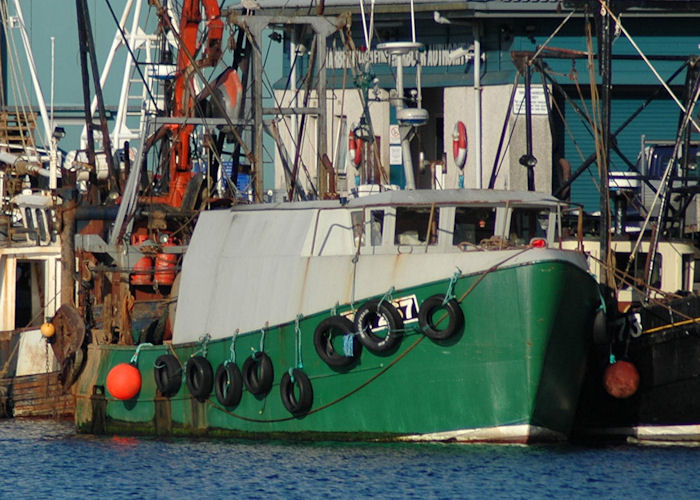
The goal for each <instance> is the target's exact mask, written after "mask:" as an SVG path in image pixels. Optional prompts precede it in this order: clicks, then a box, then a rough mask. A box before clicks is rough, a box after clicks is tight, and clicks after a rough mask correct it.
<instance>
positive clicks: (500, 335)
mask: <svg viewBox="0 0 700 500" xmlns="http://www.w3.org/2000/svg"><path fill="white" fill-rule="evenodd" d="M448 283H449V280H445V281H441V282H436V283H430V284H425V285H422V286H420V287H415V288H412V289H406V290H399V291H395V292H394V293H393V298H394V299H397V298H400V297H410V296H415V298H416V303H417V304H421V303H422V302H423V301H424V300H425V299H426V298H427V297H429V296H431V295H433V294H438V293H445V292H446V290H447V288H448ZM454 295H455V296H456V297H457V298H458V299H459V298H462V297H463V300H462V301H461V304H460V306H461V308H462V311H463V313H464V316H465V323H464V327H463V328H462V329H460V331H458V332H457V334H455V336H453V337H452V338H450V339H448V340H445V341H439V342H436V341H433V340H431V339H429V338H427V337H425V336H423V335H422V333H421V332H420V330H419V327H418V323H417V321H413V322H411V321H407V322H406V324H405V329H406V332H405V335H404V337H403V339H402V342H401V344H400V345H399V347H398V348H397V349H396V350H395V351H394V352H392V353H390V354H388V355H384V356H380V355H375V354H373V353H372V352H370V351H369V350H367V349H363V350H362V353H361V356H360V359H359V361H358V362H357V363H356V364H354V365H353V366H351V367H349V368H346V369H333V368H330V367H329V366H328V365H327V364H326V363H325V362H324V361H323V360H322V359H321V358H320V357H319V355H318V354H317V352H316V350H315V348H314V344H313V333H314V330H315V328H316V326H317V325H318V324H319V323H320V322H321V321H322V320H323V319H324V318H326V317H328V316H329V315H331V311H325V312H323V313H319V314H316V315H313V316H308V317H304V318H300V319H298V321H295V320H294V319H292V321H291V322H290V323H287V324H283V325H277V326H270V328H268V329H267V330H266V331H265V337H264V351H265V353H267V354H268V355H269V356H270V358H271V359H272V361H273V366H274V371H275V375H274V385H273V387H272V389H271V391H270V392H269V393H268V394H267V395H266V396H254V395H253V394H251V393H249V392H247V391H246V390H245V389H244V390H243V395H242V398H241V400H240V403H239V404H238V405H236V406H235V407H231V408H225V407H223V406H222V405H221V404H220V403H219V402H218V400H217V398H216V397H215V395H214V393H213V392H212V394H211V395H210V396H209V398H208V399H206V400H205V401H198V400H196V399H195V398H193V397H192V395H191V394H190V392H189V389H188V387H187V385H186V384H185V383H184V381H183V383H182V385H181V387H180V389H179V390H178V392H177V393H176V394H175V395H173V396H172V397H170V398H165V397H162V396H159V395H157V390H156V384H155V380H154V375H153V371H154V370H153V367H154V363H155V360H156V358H157V357H158V356H160V355H162V354H167V353H172V352H173V351H171V349H170V348H169V347H166V346H154V347H143V348H142V349H141V350H140V353H139V356H138V364H137V366H138V368H139V370H140V372H141V375H142V387H141V390H140V392H139V393H138V395H137V396H136V397H135V398H134V399H131V400H128V401H121V400H117V399H114V398H113V397H112V396H110V394H109V392H108V391H106V390H105V381H106V377H107V374H108V372H109V370H110V369H111V368H112V367H114V366H115V365H117V364H119V363H124V362H129V360H130V359H131V358H132V356H133V355H134V351H135V348H134V346H115V345H92V346H90V348H89V353H88V361H87V365H86V367H85V369H84V370H83V375H82V376H81V378H80V379H79V381H78V383H77V384H76V386H75V389H74V390H75V391H76V397H77V399H76V401H77V403H76V424H77V428H78V430H79V431H80V432H87V433H117V434H153V435H169V434H172V435H216V436H218V435H232V436H249V437H290V438H297V439H349V440H359V439H429V440H459V441H462V440H463V441H512V442H532V441H536V440H549V439H560V438H565V437H566V436H567V435H568V434H569V431H570V429H571V425H572V422H573V417H574V414H575V411H576V404H577V399H578V396H579V390H580V387H581V382H582V377H583V373H584V369H585V357H586V353H587V350H588V345H589V338H590V331H591V325H592V318H593V315H594V312H595V308H596V304H597V302H598V292H597V288H596V284H595V282H594V280H593V278H592V277H591V276H590V275H588V274H587V273H586V272H584V271H583V270H581V269H579V268H577V267H576V266H574V265H572V264H570V263H567V262H560V261H549V262H539V263H535V264H527V265H521V266H518V267H512V268H505V269H499V270H495V271H492V272H490V273H486V274H485V275H484V274H478V275H473V276H465V277H462V278H461V279H460V280H459V281H457V283H456V284H455V286H454ZM361 303H362V302H359V303H358V304H355V305H356V306H357V305H360V304H361ZM349 309H350V307H349V306H346V307H345V309H343V307H342V306H341V307H338V310H337V311H334V312H335V313H336V314H340V313H343V312H345V311H347V310H349ZM232 334H233V332H232ZM261 335H262V334H261V332H251V333H246V334H243V333H241V334H239V335H237V336H236V340H235V352H236V363H237V365H238V366H239V367H240V366H241V365H242V364H243V361H244V360H245V358H246V357H248V356H249V355H250V354H251V351H253V350H259V349H260V344H261ZM297 339H300V346H297ZM231 342H232V341H231V338H228V339H223V340H217V341H211V342H209V343H208V344H207V345H206V358H207V359H208V361H209V362H210V363H211V365H212V368H213V370H214V371H216V368H217V367H218V366H219V364H221V363H222V362H225V361H226V360H228V359H230V357H231V349H230V348H231ZM202 347H203V345H202V344H196V345H192V344H190V345H182V346H174V347H173V349H174V352H175V353H176V355H177V357H178V358H179V359H180V360H181V361H182V362H183V363H184V362H185V361H186V360H187V359H188V358H189V357H190V356H191V355H192V354H194V353H199V354H201V353H202V352H201V351H202ZM298 347H300V349H298ZM298 363H300V364H301V366H302V367H303V370H304V372H305V373H306V374H307V375H308V377H309V379H310V381H311V384H312V386H313V404H312V406H311V409H310V411H308V413H306V414H305V415H303V416H293V415H291V414H290V413H289V411H288V410H287V409H286V408H285V406H284V405H283V403H282V398H281V396H280V379H281V377H282V375H283V374H284V373H285V372H286V371H287V370H288V369H289V368H292V367H295V366H297V364H298ZM183 371H184V370H183Z"/></svg>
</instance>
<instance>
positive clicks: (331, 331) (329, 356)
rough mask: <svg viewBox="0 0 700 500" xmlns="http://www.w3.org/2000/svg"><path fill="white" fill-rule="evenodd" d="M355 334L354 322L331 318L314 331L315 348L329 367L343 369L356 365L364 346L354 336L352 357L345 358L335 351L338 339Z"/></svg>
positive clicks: (341, 318)
mask: <svg viewBox="0 0 700 500" xmlns="http://www.w3.org/2000/svg"><path fill="white" fill-rule="evenodd" d="M354 332H355V326H354V325H353V323H352V321H350V320H349V319H347V318H345V317H343V316H331V317H329V318H326V319H324V320H323V321H321V322H320V323H319V324H318V326H317V327H316V330H315V331H314V347H315V348H316V352H317V353H318V355H319V356H320V358H321V359H322V360H323V361H325V362H326V364H327V365H328V366H331V367H334V368H343V367H346V366H349V365H351V364H352V363H354V362H355V361H356V360H357V358H358V357H359V356H360V351H361V349H362V345H361V344H360V341H359V340H358V339H357V336H353V339H352V356H345V355H343V354H341V353H339V352H338V351H336V350H335V347H334V346H333V340H334V339H335V338H336V337H340V336H344V335H352V334H353V333H354Z"/></svg>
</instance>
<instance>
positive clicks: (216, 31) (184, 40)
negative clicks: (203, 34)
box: [149, 0, 224, 206]
mask: <svg viewBox="0 0 700 500" xmlns="http://www.w3.org/2000/svg"><path fill="white" fill-rule="evenodd" d="M201 7H204V13H205V15H206V18H207V28H208V34H207V38H206V42H205V43H206V47H205V48H204V49H205V50H204V57H203V58H202V59H200V60H199V61H196V62H195V61H194V56H193V54H196V53H197V52H198V51H199V50H200V49H201V46H198V45H197V35H198V32H199V25H200V23H201V22H202V15H201ZM159 15H160V17H161V19H162V20H163V21H164V22H165V24H166V25H167V26H169V27H172V26H171V24H170V19H169V18H168V16H167V13H166V12H165V10H164V9H162V8H161V9H159ZM179 31H180V36H179V38H180V40H179V43H180V48H179V51H178V56H177V72H176V74H175V94H174V106H173V116H174V117H188V116H191V115H192V111H193V109H194V99H193V98H194V95H193V94H194V88H193V87H192V77H193V76H194V74H195V73H196V70H195V68H194V67H192V63H194V64H197V66H199V67H200V68H204V67H209V66H215V65H216V64H217V63H218V61H219V59H220V58H221V39H222V37H223V32H224V23H223V21H222V20H221V10H220V9H219V5H218V3H217V0H185V2H184V3H183V5H182V17H181V18H180V30H179ZM169 129H170V130H171V131H172V132H173V134H174V139H173V145H172V152H171V156H170V165H169V167H170V170H169V184H170V188H169V191H168V194H167V195H164V196H161V197H157V198H149V201H151V202H155V203H166V204H168V205H171V206H180V203H181V202H182V198H183V196H184V194H185V188H186V187H187V183H188V182H189V180H190V179H191V178H192V169H191V167H190V135H191V134H192V132H193V130H194V127H193V126H192V125H187V124H183V125H172V126H169Z"/></svg>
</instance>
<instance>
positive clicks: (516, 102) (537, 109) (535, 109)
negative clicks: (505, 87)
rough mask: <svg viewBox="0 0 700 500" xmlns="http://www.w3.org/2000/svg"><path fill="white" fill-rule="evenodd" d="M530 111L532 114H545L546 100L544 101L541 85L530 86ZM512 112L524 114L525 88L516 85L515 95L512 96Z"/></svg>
mask: <svg viewBox="0 0 700 500" xmlns="http://www.w3.org/2000/svg"><path fill="white" fill-rule="evenodd" d="M530 112H531V113H532V114H533V115H546V114H547V101H545V96H544V89H543V88H542V87H531V88H530ZM513 114H515V115H524V114H525V89H524V88H523V87H518V88H517V89H515V97H514V98H513Z"/></svg>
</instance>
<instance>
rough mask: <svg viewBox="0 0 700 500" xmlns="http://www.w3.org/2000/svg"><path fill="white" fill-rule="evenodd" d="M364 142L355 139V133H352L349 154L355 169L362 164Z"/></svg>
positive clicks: (349, 140) (349, 141)
mask: <svg viewBox="0 0 700 500" xmlns="http://www.w3.org/2000/svg"><path fill="white" fill-rule="evenodd" d="M363 142H364V141H363V140H362V139H360V138H357V137H355V132H353V131H352V130H351V131H350V137H349V139H348V153H349V155H350V161H351V162H352V164H353V165H354V166H355V167H359V166H360V163H361V162H362V143H363Z"/></svg>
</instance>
